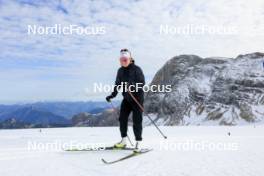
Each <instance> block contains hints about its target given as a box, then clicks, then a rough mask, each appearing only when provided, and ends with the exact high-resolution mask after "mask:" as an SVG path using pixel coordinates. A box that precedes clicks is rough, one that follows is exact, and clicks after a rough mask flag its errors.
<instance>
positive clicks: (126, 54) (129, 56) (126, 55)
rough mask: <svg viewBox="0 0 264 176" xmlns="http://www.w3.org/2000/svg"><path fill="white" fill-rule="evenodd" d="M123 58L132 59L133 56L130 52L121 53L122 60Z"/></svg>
mask: <svg viewBox="0 0 264 176" xmlns="http://www.w3.org/2000/svg"><path fill="white" fill-rule="evenodd" d="M121 57H125V58H128V59H130V58H131V54H130V52H129V51H121V52H120V58H121Z"/></svg>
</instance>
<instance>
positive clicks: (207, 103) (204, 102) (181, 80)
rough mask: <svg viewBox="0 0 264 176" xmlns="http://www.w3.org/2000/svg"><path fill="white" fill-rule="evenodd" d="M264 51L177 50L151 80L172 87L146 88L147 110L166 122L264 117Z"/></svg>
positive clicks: (231, 122)
mask: <svg viewBox="0 0 264 176" xmlns="http://www.w3.org/2000/svg"><path fill="white" fill-rule="evenodd" d="M263 61H264V53H252V54H246V55H239V56H238V57H237V58H204V59H203V58H201V57H199V56H195V55H180V56H176V57H173V58H172V59H170V60H169V61H168V62H167V63H166V64H165V65H164V66H163V67H162V68H161V69H160V70H159V71H158V72H157V74H156V75H155V77H154V79H153V81H152V82H151V85H172V92H167V93H166V92H165V93H154V92H148V93H146V98H145V111H146V112H147V113H155V114H157V118H156V119H155V120H159V121H162V122H163V124H164V125H189V124H195V125H201V124H220V125H236V124H240V123H252V122H260V121H262V120H263V119H264V68H263Z"/></svg>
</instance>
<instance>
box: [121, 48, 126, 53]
mask: <svg viewBox="0 0 264 176" xmlns="http://www.w3.org/2000/svg"><path fill="white" fill-rule="evenodd" d="M120 52H128V49H126V48H125V49H121V50H120Z"/></svg>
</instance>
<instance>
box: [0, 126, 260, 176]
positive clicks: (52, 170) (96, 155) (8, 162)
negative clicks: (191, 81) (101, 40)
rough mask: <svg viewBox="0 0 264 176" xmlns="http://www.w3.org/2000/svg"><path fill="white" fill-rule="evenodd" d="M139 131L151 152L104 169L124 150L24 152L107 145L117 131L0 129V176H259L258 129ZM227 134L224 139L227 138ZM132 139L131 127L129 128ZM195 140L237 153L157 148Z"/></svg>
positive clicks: (164, 129) (116, 137) (202, 127)
mask: <svg viewBox="0 0 264 176" xmlns="http://www.w3.org/2000/svg"><path fill="white" fill-rule="evenodd" d="M161 129H162V130H163V131H164V133H166V135H167V136H168V139H167V140H164V139H162V138H161V137H160V136H159V133H158V132H157V131H156V129H155V128H154V127H146V128H144V135H143V136H144V145H145V147H149V148H153V149H154V150H153V151H151V152H149V153H146V154H144V155H140V156H137V157H134V158H131V159H128V160H125V161H122V162H119V163H115V164H112V165H105V164H103V163H102V162H101V158H104V159H106V160H109V161H111V160H114V159H117V158H119V157H122V156H125V155H126V154H129V153H130V151H98V152H65V151H62V150H60V149H49V150H45V151H44V150H28V143H29V141H31V142H32V141H36V142H43V143H47V142H54V141H56V140H57V141H60V142H69V141H71V140H73V141H78V142H86V143H87V142H88V143H93V142H96V143H102V142H105V143H106V144H108V145H110V144H113V143H114V142H117V141H119V131H118V128H117V127H104V128H103V127H98V128H53V129H42V132H41V133H40V132H39V130H38V129H25V130H0V175H3V176H14V175H18V176H31V175H32V176H58V175H64V176H72V175H74V176H101V175H115V176H119V175H120V176H121V175H122V176H124V175H125V176H130V175H131V176H132V175H133V176H135V175H138V176H153V175H158V176H168V175H173V176H174V175H175V176H176V175H177V176H178V175H179V176H204V175H214V176H227V175H228V176H229V175H234V176H244V175H245V176H251V175H252V176H262V175H264V167H263V161H264V152H263V148H264V126H263V125H259V126H234V127H224V126H218V127H217V126H184V127H161ZM228 132H230V134H231V135H230V136H229V135H228ZM129 134H130V136H131V139H132V129H131V128H129ZM186 141H195V142H197V143H201V142H203V141H206V142H210V143H225V144H227V143H235V144H237V150H233V151H232V150H228V151H216V150H213V151H212V150H184V149H181V150H180V149H175V148H172V149H171V150H166V149H165V148H164V147H163V148H162V146H161V145H160V144H161V143H165V142H168V143H170V144H175V143H180V142H183V143H184V142H186Z"/></svg>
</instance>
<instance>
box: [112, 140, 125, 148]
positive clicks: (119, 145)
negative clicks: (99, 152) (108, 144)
mask: <svg viewBox="0 0 264 176" xmlns="http://www.w3.org/2000/svg"><path fill="white" fill-rule="evenodd" d="M126 138H127V137H123V138H122V140H121V141H120V142H118V143H116V144H115V145H114V148H116V149H124V148H126Z"/></svg>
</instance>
